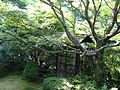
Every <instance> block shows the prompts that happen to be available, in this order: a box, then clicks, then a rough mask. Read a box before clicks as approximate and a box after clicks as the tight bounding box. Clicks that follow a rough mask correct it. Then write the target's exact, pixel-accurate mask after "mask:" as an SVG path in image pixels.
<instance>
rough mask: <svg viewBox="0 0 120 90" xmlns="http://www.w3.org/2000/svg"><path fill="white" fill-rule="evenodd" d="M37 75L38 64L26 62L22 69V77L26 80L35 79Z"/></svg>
mask: <svg viewBox="0 0 120 90" xmlns="http://www.w3.org/2000/svg"><path fill="white" fill-rule="evenodd" d="M38 75H39V65H38V64H36V63H34V62H28V63H27V64H26V66H25V69H24V71H23V78H24V79H26V80H28V81H35V80H36V79H37V77H38Z"/></svg>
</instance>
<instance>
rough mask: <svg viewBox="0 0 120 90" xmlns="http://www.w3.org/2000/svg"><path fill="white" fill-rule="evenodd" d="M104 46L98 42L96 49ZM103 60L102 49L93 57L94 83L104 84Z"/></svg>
mask: <svg viewBox="0 0 120 90" xmlns="http://www.w3.org/2000/svg"><path fill="white" fill-rule="evenodd" d="M103 45H105V43H101V42H99V43H98V44H97V48H99V47H101V46H103ZM103 58H104V49H102V50H101V51H99V52H98V53H97V54H96V56H95V73H94V79H95V81H96V82H97V83H98V84H100V83H103V82H104V80H105V79H104V73H105V72H104V66H105V65H104V62H103Z"/></svg>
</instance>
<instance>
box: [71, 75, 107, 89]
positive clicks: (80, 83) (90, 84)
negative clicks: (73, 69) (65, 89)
mask: <svg viewBox="0 0 120 90" xmlns="http://www.w3.org/2000/svg"><path fill="white" fill-rule="evenodd" d="M72 84H73V85H74V86H73V90H107V87H105V86H103V87H101V88H98V87H97V83H96V82H95V81H92V80H90V79H89V78H88V77H87V76H83V75H76V76H75V77H74V78H72Z"/></svg>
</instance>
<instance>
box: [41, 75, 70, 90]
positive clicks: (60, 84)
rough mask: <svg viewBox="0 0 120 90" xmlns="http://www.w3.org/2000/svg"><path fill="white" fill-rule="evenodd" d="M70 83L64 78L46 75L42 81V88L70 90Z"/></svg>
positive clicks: (47, 89)
mask: <svg viewBox="0 0 120 90" xmlns="http://www.w3.org/2000/svg"><path fill="white" fill-rule="evenodd" d="M70 88H71V84H70V83H69V82H68V81H67V80H66V79H64V78H57V77H48V78H46V79H44V81H43V90H70Z"/></svg>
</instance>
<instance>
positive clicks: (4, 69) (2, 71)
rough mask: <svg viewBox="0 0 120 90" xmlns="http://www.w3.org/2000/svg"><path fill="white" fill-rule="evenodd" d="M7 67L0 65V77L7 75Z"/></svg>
mask: <svg viewBox="0 0 120 90" xmlns="http://www.w3.org/2000/svg"><path fill="white" fill-rule="evenodd" d="M7 71H8V70H7V65H6V64H3V65H1V64H0V77H2V76H4V75H5V74H7V73H8V72H7Z"/></svg>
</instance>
